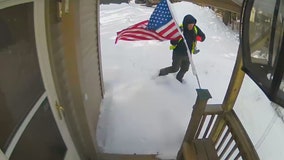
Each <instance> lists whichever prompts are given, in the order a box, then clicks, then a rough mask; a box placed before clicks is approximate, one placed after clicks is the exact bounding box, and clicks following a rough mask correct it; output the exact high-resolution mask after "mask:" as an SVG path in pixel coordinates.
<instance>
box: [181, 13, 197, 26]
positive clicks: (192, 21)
mask: <svg viewBox="0 0 284 160" xmlns="http://www.w3.org/2000/svg"><path fill="white" fill-rule="evenodd" d="M196 22H197V21H196V19H195V18H194V17H193V16H192V15H190V14H188V15H186V16H185V17H184V18H183V21H182V25H183V26H184V27H185V26H187V25H188V24H196Z"/></svg>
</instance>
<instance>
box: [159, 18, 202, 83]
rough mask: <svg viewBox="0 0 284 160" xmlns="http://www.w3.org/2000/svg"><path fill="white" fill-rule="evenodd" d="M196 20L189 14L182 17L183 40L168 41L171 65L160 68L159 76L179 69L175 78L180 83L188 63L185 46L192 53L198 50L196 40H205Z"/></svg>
mask: <svg viewBox="0 0 284 160" xmlns="http://www.w3.org/2000/svg"><path fill="white" fill-rule="evenodd" d="M196 22H197V21H196V19H195V18H194V17H193V16H192V15H190V14H188V15H186V16H185V17H184V19H183V22H182V30H183V36H184V38H185V41H184V39H183V38H181V39H178V40H171V41H170V42H171V44H172V46H171V49H173V55H172V66H169V67H166V68H162V69H160V73H159V76H164V75H167V74H169V73H175V72H177V71H178V70H179V72H178V73H177V75H176V79H177V80H178V81H180V82H181V83H182V81H183V76H184V74H185V73H186V72H187V71H188V69H189V65H190V62H189V58H188V53H187V46H188V49H189V52H190V54H192V53H193V54H194V53H196V52H199V50H198V51H197V50H196V43H197V41H201V42H203V41H204V40H205V34H204V33H203V32H202V31H201V29H200V28H199V27H198V26H196ZM185 42H186V44H187V46H186V44H185Z"/></svg>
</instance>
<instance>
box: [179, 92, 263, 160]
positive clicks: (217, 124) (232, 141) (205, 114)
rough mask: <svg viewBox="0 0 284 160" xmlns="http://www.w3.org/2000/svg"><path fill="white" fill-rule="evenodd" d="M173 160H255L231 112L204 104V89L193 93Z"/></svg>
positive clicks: (205, 101) (243, 130) (257, 158)
mask: <svg viewBox="0 0 284 160" xmlns="http://www.w3.org/2000/svg"><path fill="white" fill-rule="evenodd" d="M197 93H198V96H197V99H196V103H195V105H194V108H193V112H192V115H191V120H190V122H189V125H188V128H187V131H186V134H185V137H184V141H183V144H182V146H181V148H180V150H179V153H178V156H177V160H219V159H225V160H231V159H234V160H237V159H243V160H259V157H258V155H257V152H256V151H255V148H254V146H253V144H252V142H251V140H250V138H249V136H248V135H247V133H246V131H245V129H244V127H243V126H242V124H241V122H240V120H239V119H238V117H237V115H236V113H235V112H234V110H233V109H231V110H228V111H224V110H223V109H222V107H221V105H208V104H207V101H208V99H209V98H211V96H210V93H209V92H208V90H202V89H199V90H197Z"/></svg>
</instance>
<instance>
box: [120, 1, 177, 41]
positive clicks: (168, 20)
mask: <svg viewBox="0 0 284 160" xmlns="http://www.w3.org/2000/svg"><path fill="white" fill-rule="evenodd" d="M181 37H182V36H181V34H180V33H179V30H178V28H177V25H176V23H175V20H174V19H173V17H172V15H171V12H170V9H169V6H168V2H167V0H161V2H160V3H159V4H158V5H157V6H156V8H155V10H154V12H153V13H152V15H151V17H150V20H145V21H142V22H139V23H137V24H135V25H133V26H130V27H128V28H126V29H123V30H121V31H119V32H117V37H116V40H115V43H117V41H118V40H125V41H138V40H159V41H164V40H172V39H179V38H181Z"/></svg>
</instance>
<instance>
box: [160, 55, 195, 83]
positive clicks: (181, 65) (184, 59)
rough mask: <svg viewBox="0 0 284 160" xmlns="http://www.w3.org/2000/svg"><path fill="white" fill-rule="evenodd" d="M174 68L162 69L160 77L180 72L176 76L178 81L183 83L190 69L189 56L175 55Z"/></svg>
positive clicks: (173, 58)
mask: <svg viewBox="0 0 284 160" xmlns="http://www.w3.org/2000/svg"><path fill="white" fill-rule="evenodd" d="M172 60H173V61H172V66H169V67H166V68H162V69H160V73H159V76H164V75H167V74H169V73H175V72H177V71H178V70H179V72H178V73H177V75H176V79H177V80H179V81H180V82H182V78H183V76H184V74H185V73H186V72H187V71H188V69H189V64H190V63H189V59H188V56H184V55H178V54H173V57H172Z"/></svg>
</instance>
